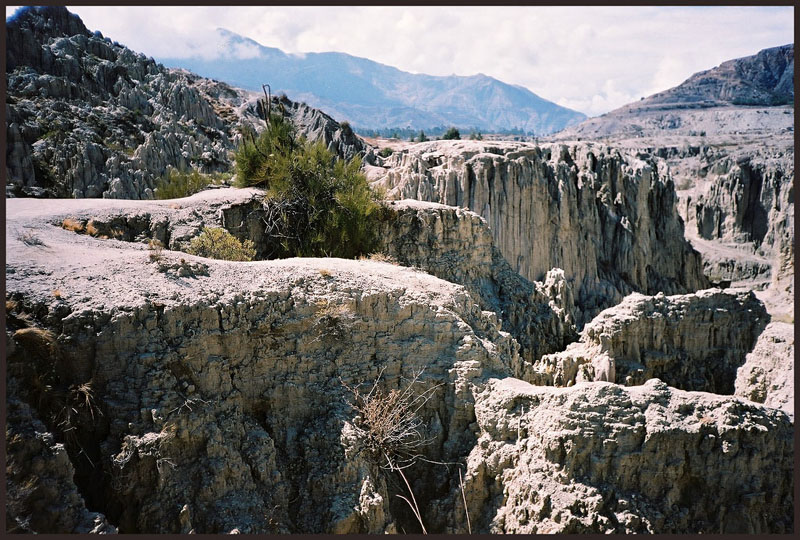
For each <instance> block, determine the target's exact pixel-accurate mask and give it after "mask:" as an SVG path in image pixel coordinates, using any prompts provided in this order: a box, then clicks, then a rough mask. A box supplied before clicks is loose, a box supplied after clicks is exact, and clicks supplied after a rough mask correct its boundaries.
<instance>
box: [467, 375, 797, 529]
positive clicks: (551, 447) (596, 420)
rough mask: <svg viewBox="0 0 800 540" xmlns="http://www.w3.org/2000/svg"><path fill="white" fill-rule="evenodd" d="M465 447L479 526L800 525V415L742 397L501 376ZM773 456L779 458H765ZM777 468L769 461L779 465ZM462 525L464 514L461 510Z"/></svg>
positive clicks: (481, 405) (483, 401) (656, 384)
mask: <svg viewBox="0 0 800 540" xmlns="http://www.w3.org/2000/svg"><path fill="white" fill-rule="evenodd" d="M475 414H476V417H477V419H478V423H479V425H480V429H481V433H480V436H479V438H478V442H477V444H476V445H475V447H474V449H473V450H472V452H471V453H470V456H469V458H468V459H467V467H468V470H467V474H466V475H465V481H464V483H465V494H466V498H467V505H468V508H469V512H470V519H471V522H472V529H473V531H476V530H479V531H486V532H492V533H502V532H505V533H524V534H528V533H579V532H580V533H587V532H592V533H600V532H604V533H608V532H613V533H644V532H659V533H666V532H674V533H677V532H683V531H694V532H705V533H751V534H753V533H764V532H767V531H772V532H778V531H781V532H786V533H789V532H791V531H793V529H794V526H793V523H792V518H791V515H792V512H793V502H792V501H793V497H792V485H793V484H792V480H791V474H790V473H787V472H781V471H787V470H790V469H791V468H792V465H791V462H792V460H793V455H794V452H793V442H792V437H793V435H792V434H793V427H792V424H791V423H789V422H788V421H787V418H786V415H785V414H784V413H783V412H781V411H778V410H775V409H769V408H764V407H760V406H758V405H755V404H746V403H745V402H742V401H740V400H738V399H736V398H732V397H722V396H715V395H713V394H705V393H694V392H684V391H681V390H675V389H673V388H669V387H668V386H667V385H666V384H664V383H663V382H661V381H659V380H656V379H653V380H651V381H649V382H648V383H647V384H646V385H644V386H635V387H623V386H619V385H614V384H610V383H603V382H596V383H581V384H578V385H576V386H574V387H572V388H552V387H542V386H532V385H529V384H527V383H524V382H522V381H518V380H515V379H504V380H496V381H491V382H490V383H489V384H488V385H487V386H486V387H485V389H484V390H483V393H481V395H480V396H479V397H478V399H477V401H476V405H475ZM767 462H770V463H773V464H774V465H775V467H774V468H773V466H772V465H769V466H766V468H765V464H766V463H767ZM770 471H771V472H770ZM453 517H454V520H453V521H455V522H456V525H455V529H456V530H464V529H465V523H463V522H464V520H465V518H464V516H463V514H459V513H458V512H456V513H454V514H453Z"/></svg>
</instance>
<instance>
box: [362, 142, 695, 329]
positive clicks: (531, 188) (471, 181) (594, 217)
mask: <svg viewBox="0 0 800 540" xmlns="http://www.w3.org/2000/svg"><path fill="white" fill-rule="evenodd" d="M384 166H386V167H387V169H386V170H385V171H384V172H383V173H381V172H380V171H378V170H372V171H371V172H370V174H371V177H372V178H373V181H374V183H375V184H376V185H381V186H384V187H386V188H388V189H389V192H388V193H389V196H390V197H394V198H413V199H418V200H422V201H432V202H439V203H443V204H448V205H453V206H462V207H466V208H469V209H470V210H473V211H474V212H476V213H477V214H479V215H481V217H483V218H484V219H485V220H486V222H487V223H488V224H489V227H490V229H491V231H492V235H493V236H494V240H495V244H496V245H497V246H498V249H499V250H500V252H501V253H502V255H503V256H504V257H505V259H506V260H507V261H509V263H510V264H511V266H512V268H513V269H514V270H515V271H517V272H519V273H520V274H521V275H522V276H523V277H525V278H527V279H529V280H531V281H534V280H538V281H541V280H543V279H544V278H545V274H546V273H547V272H548V271H549V270H550V269H551V268H554V267H557V268H562V269H563V270H564V273H565V276H566V278H567V280H568V281H569V282H570V283H571V284H572V287H573V289H574V290H575V300H576V303H577V305H578V306H580V309H581V310H582V312H581V313H580V314H579V317H580V321H579V322H580V323H583V322H585V321H587V320H589V319H590V318H591V317H592V316H593V315H594V314H596V313H597V312H598V311H600V310H601V309H603V308H605V307H607V306H609V305H612V304H614V303H616V302H618V301H620V300H621V299H622V297H623V296H625V295H626V294H628V293H630V292H634V291H638V292H644V293H649V294H655V293H657V292H659V291H663V292H666V293H668V294H675V293H685V292H689V291H692V290H697V289H701V288H704V287H705V286H706V285H707V281H706V279H705V277H704V276H703V274H702V267H701V260H700V257H699V254H698V253H697V252H695V251H694V250H692V248H691V247H690V246H689V245H688V244H687V243H686V241H685V240H684V239H683V225H682V223H681V221H680V219H679V217H678V215H677V213H676V211H675V202H676V198H675V192H674V189H673V186H672V183H671V182H670V181H669V180H668V179H665V178H664V175H663V171H661V170H660V169H659V167H658V162H656V161H652V160H651V161H642V160H639V159H637V158H634V157H631V156H628V157H623V156H622V155H620V154H619V153H618V152H617V151H614V150H610V149H608V148H604V147H602V146H597V145H579V146H576V147H572V148H567V147H566V146H558V145H554V146H545V147H541V148H540V147H537V146H533V145H530V144H524V143H520V144H514V143H497V144H492V143H485V142H478V141H437V142H432V143H421V144H418V145H415V146H412V147H411V148H410V149H408V150H407V151H404V152H395V153H394V154H393V155H392V156H390V157H389V158H388V160H387V161H386V162H384Z"/></svg>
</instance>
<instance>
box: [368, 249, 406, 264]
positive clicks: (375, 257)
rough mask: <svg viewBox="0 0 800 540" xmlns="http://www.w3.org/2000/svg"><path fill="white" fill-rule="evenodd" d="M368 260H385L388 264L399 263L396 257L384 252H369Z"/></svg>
mask: <svg viewBox="0 0 800 540" xmlns="http://www.w3.org/2000/svg"><path fill="white" fill-rule="evenodd" d="M367 259H369V260H370V261H375V262H385V263H389V264H400V263H399V262H398V261H397V259H395V258H394V257H392V256H391V255H387V254H386V253H379V252H378V253H370V254H369V257H367Z"/></svg>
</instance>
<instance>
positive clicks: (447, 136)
mask: <svg viewBox="0 0 800 540" xmlns="http://www.w3.org/2000/svg"><path fill="white" fill-rule="evenodd" d="M460 138H461V133H459V132H458V130H457V129H456V128H454V127H451V128H450V129H448V130H447V131H445V132H444V135H442V139H444V140H452V139H460Z"/></svg>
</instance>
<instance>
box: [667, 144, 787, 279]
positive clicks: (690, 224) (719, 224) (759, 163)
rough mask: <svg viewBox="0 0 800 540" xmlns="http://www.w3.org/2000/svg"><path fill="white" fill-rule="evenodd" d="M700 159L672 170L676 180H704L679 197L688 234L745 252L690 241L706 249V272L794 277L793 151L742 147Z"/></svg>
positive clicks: (741, 276)
mask: <svg viewBox="0 0 800 540" xmlns="http://www.w3.org/2000/svg"><path fill="white" fill-rule="evenodd" d="M698 158H699V159H698V161H699V163H698V165H697V167H688V168H687V167H684V168H676V169H677V170H676V174H675V177H676V181H678V182H681V181H682V180H678V178H679V177H688V176H690V175H691V174H692V173H693V172H696V173H699V174H698V175H699V176H701V177H702V178H703V180H702V181H701V182H699V183H698V185H697V186H696V187H694V188H690V189H688V190H686V191H685V192H683V193H682V196H681V202H680V204H679V209H680V213H681V215H682V216H683V218H684V220H685V221H686V227H687V236H689V237H697V238H699V239H702V240H714V241H717V242H716V244H722V246H726V245H727V246H729V247H732V248H738V249H739V250H740V251H743V252H744V253H741V254H737V253H732V254H728V253H726V252H725V251H724V249H722V250H720V249H717V250H715V249H714V246H713V245H709V244H705V245H706V246H708V247H709V248H710V249H707V250H703V243H702V242H694V243H695V244H696V245H697V246H698V248H699V249H701V250H702V251H704V253H706V252H707V255H708V256H707V257H706V259H707V261H708V262H707V265H706V266H707V269H706V273H707V274H708V275H711V276H713V277H716V278H717V279H727V280H733V281H736V280H741V279H751V280H752V279H759V278H760V279H762V280H764V279H767V278H771V280H772V282H776V281H781V280H783V278H785V277H787V276H790V275H793V274H794V268H793V266H794V264H793V262H791V263H789V261H790V260H791V259H793V258H794V257H793V254H794V195H793V193H794V190H793V181H794V152H793V151H792V150H791V149H783V148H771V149H748V148H741V149H737V150H735V151H733V152H730V153H728V152H719V153H713V152H704V153H700V154H699V156H698ZM687 169H688V170H687ZM686 184H687V185H691V184H690V183H689V182H688V181H687V182H686ZM748 252H749V253H748ZM759 259H762V260H759ZM763 259H766V260H763ZM787 263H788V264H787ZM790 281H791V280H790Z"/></svg>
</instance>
